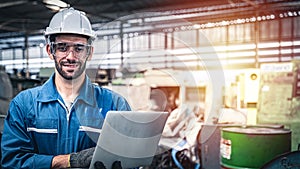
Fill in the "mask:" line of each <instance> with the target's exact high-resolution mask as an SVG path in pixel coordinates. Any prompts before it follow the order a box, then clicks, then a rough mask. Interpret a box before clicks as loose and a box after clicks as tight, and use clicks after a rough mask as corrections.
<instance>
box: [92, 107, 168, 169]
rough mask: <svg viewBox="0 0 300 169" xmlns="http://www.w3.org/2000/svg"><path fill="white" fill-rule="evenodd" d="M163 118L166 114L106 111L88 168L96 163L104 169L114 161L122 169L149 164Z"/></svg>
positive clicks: (165, 117) (159, 135)
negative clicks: (118, 163) (117, 162)
mask: <svg viewBox="0 0 300 169" xmlns="http://www.w3.org/2000/svg"><path fill="white" fill-rule="evenodd" d="M167 118H168V113H167V112H142V111H109V112H108V113H107V115H106V118H105V120H104V123H103V127H102V131H101V134H100V136H99V139H98V142H97V146H96V149H95V152H94V155H93V158H92V162H91V165H90V168H89V169H94V163H95V162H96V161H101V162H103V163H104V165H105V166H106V168H110V167H111V166H112V163H113V162H114V161H121V164H122V167H123V168H134V167H140V166H149V165H151V163H152V160H153V156H154V155H155V153H156V150H157V147H158V143H159V140H160V137H161V134H162V131H163V129H164V126H165V123H166V120H167Z"/></svg>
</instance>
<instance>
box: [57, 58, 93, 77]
mask: <svg viewBox="0 0 300 169" xmlns="http://www.w3.org/2000/svg"><path fill="white" fill-rule="evenodd" d="M54 60H55V61H54V62H55V67H56V70H57V71H58V73H59V74H60V75H61V76H62V77H63V78H64V79H66V80H72V79H77V78H78V77H79V76H80V75H82V73H83V72H84V70H85V67H86V61H87V60H85V61H84V63H82V62H79V61H61V62H59V63H58V62H57V59H56V58H55V59H54ZM65 63H69V64H78V69H77V70H75V71H74V74H73V75H68V73H67V72H66V71H63V70H62V66H63V65H64V64H65Z"/></svg>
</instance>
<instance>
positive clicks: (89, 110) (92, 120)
mask: <svg viewBox="0 0 300 169" xmlns="http://www.w3.org/2000/svg"><path fill="white" fill-rule="evenodd" d="M74 111H75V112H76V118H77V119H78V122H79V128H78V130H79V132H80V136H81V137H85V136H88V137H89V138H90V139H91V140H93V142H96V141H97V140H98V137H99V134H100V133H101V129H102V125H103V122H104V116H103V115H102V109H101V108H99V107H92V106H90V105H84V106H83V105H80V104H77V105H76V106H74Z"/></svg>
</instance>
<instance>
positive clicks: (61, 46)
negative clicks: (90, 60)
mask: <svg viewBox="0 0 300 169" xmlns="http://www.w3.org/2000/svg"><path fill="white" fill-rule="evenodd" d="M50 45H51V49H52V54H54V55H55V56H57V57H66V56H68V55H69V54H70V52H73V55H75V56H76V57H77V58H85V57H87V56H88V55H89V54H90V50H91V45H87V44H80V43H64V42H57V43H54V42H52V43H51V44H50Z"/></svg>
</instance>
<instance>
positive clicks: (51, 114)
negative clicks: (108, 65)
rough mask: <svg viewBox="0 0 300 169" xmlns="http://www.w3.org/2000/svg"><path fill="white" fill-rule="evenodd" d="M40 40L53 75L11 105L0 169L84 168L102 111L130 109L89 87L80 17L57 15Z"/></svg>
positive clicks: (86, 38) (87, 27)
mask: <svg viewBox="0 0 300 169" xmlns="http://www.w3.org/2000/svg"><path fill="white" fill-rule="evenodd" d="M45 37H46V40H47V46H46V50H47V53H48V55H49V57H50V59H52V60H53V61H54V63H55V73H54V74H53V75H52V76H51V77H50V79H49V80H48V81H47V82H46V83H45V84H43V85H42V86H39V87H36V88H32V89H29V90H25V91H23V92H21V93H20V94H18V95H17V96H16V97H15V98H14V99H13V100H12V101H11V103H10V108H9V110H8V114H7V118H6V120H5V124H4V131H3V136H2V145H1V148H2V160H1V163H2V167H3V168H30V169H33V168H67V167H88V166H89V165H90V161H91V158H92V155H93V151H94V148H93V147H95V146H96V142H97V139H98V136H99V132H98V131H99V129H100V128H101V127H102V123H103V120H104V118H105V116H106V113H107V111H109V110H130V106H129V104H128V103H127V101H126V100H125V99H124V98H123V97H121V96H120V95H118V94H116V93H114V92H113V91H111V90H108V89H104V88H101V87H99V86H96V85H94V84H92V83H91V81H90V80H89V78H88V76H87V75H86V74H85V68H86V62H87V61H88V60H90V59H91V58H92V53H93V46H92V42H93V40H94V39H95V35H94V32H93V31H92V29H91V24H90V22H89V20H88V19H87V17H86V16H85V15H84V13H82V12H80V11H78V10H74V9H73V8H69V9H65V10H62V11H60V12H58V13H57V14H55V15H54V16H53V18H52V20H51V22H50V24H49V27H47V29H46V31H45ZM97 165H100V168H101V163H100V164H99V163H98V164H97ZM106 167H110V166H106Z"/></svg>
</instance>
